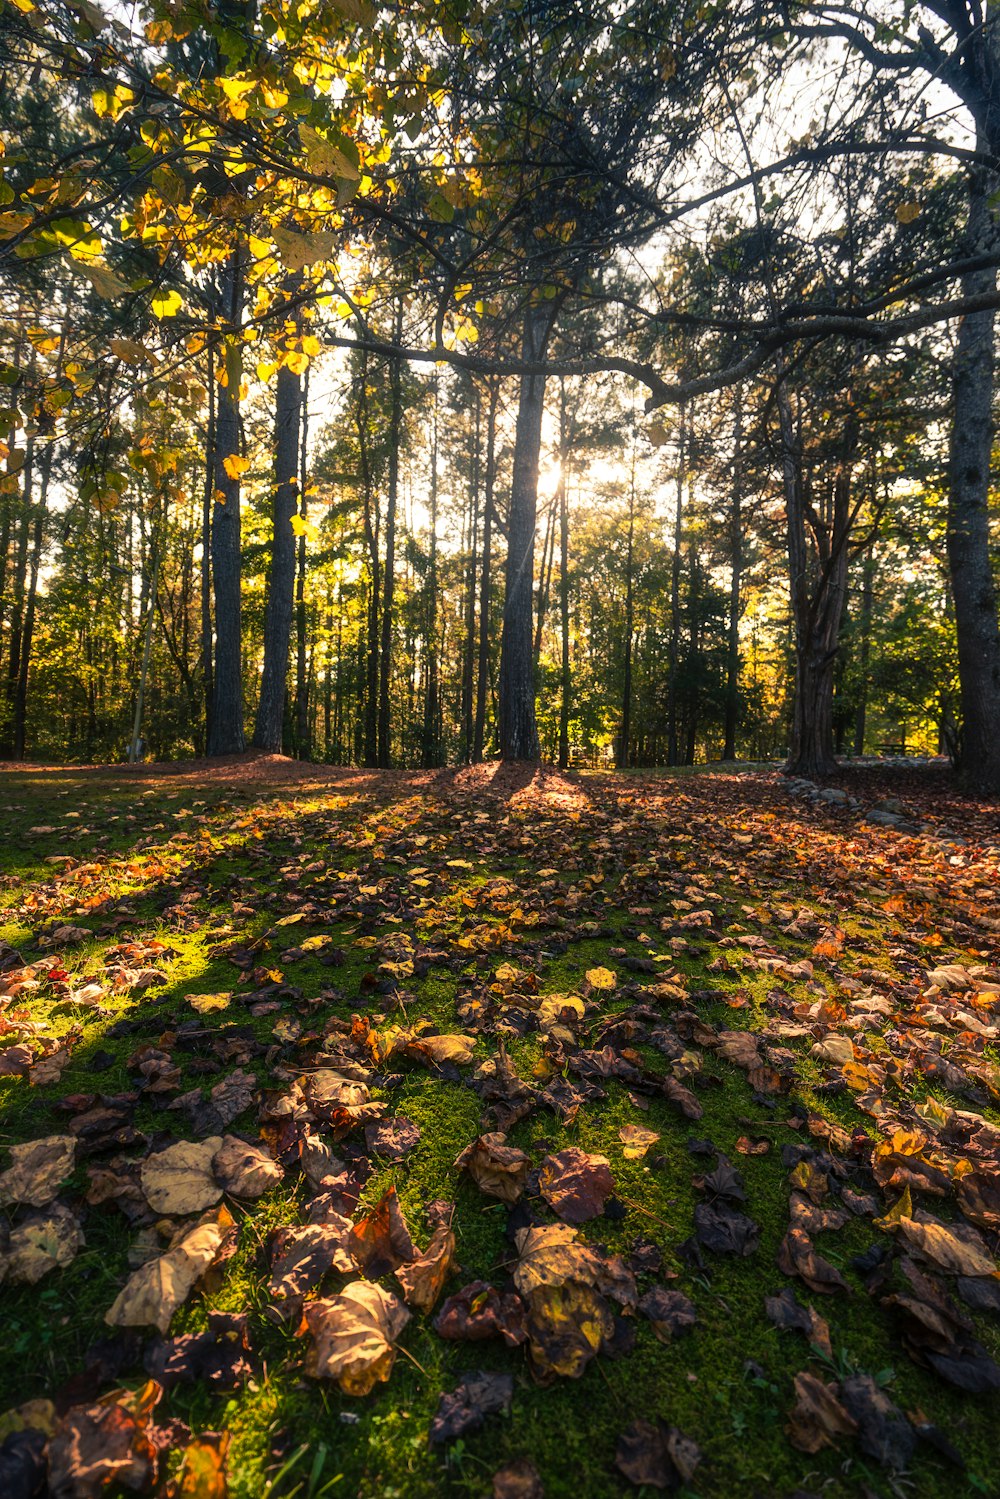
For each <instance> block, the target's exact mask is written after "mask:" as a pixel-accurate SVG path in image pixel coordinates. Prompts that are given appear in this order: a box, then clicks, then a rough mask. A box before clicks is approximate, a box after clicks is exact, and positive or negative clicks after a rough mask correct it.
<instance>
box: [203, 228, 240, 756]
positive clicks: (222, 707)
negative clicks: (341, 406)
mask: <svg viewBox="0 0 1000 1499" xmlns="http://www.w3.org/2000/svg"><path fill="white" fill-rule="evenodd" d="M222 304H223V314H224V316H225V318H226V320H227V322H228V323H229V325H230V326H231V327H232V328H233V329H235V330H238V329H239V325H240V320H241V315H242V308H243V257H242V252H241V250H240V249H238V248H237V249H236V250H234V251H233V252H232V254H231V255H230V257H229V260H228V262H227V263H226V268H225V271H224V272H223V277H222ZM223 347H224V350H225V367H226V384H225V385H224V386H220V387H219V388H218V390H217V392H216V397H217V400H216V417H215V497H214V503H213V508H212V574H213V582H214V585H215V682H214V692H213V696H212V732H211V737H210V739H209V741H208V753H209V754H210V755H237V754H241V753H242V752H243V750H244V749H245V748H246V741H245V739H244V737H243V646H242V615H241V608H242V605H241V598H240V573H241V564H240V481H239V478H238V477H236V478H233V477H232V475H231V474H229V473H227V471H226V460H227V459H229V460H230V461H231V460H233V459H238V458H239V456H240V380H241V378H242V344H241V343H240V341H239V333H238V331H237V332H235V333H234V335H233V336H231V337H229V338H227V339H226V341H225V343H224V346H223ZM236 466H237V467H238V465H236Z"/></svg>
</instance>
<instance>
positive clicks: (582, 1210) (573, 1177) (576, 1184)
mask: <svg viewBox="0 0 1000 1499" xmlns="http://www.w3.org/2000/svg"><path fill="white" fill-rule="evenodd" d="M538 1185H539V1189H540V1190H541V1194H542V1196H543V1197H544V1198H545V1201H546V1202H547V1203H548V1205H549V1207H550V1208H551V1209H552V1211H553V1212H554V1213H556V1214H557V1215H558V1216H559V1217H560V1218H562V1219H563V1220H564V1221H565V1222H567V1223H586V1222H588V1221H589V1220H590V1219H591V1218H596V1217H598V1215H599V1214H601V1213H603V1211H604V1204H605V1202H606V1201H607V1200H608V1198H609V1197H610V1196H611V1194H612V1192H613V1191H614V1189H615V1182H614V1177H613V1176H612V1175H611V1168H610V1162H609V1161H608V1158H607V1156H603V1155H589V1154H588V1153H587V1151H585V1150H580V1149H579V1148H578V1147H577V1146H575V1145H570V1146H568V1147H567V1149H566V1150H560V1151H557V1152H556V1154H555V1155H550V1156H546V1157H545V1160H544V1161H543V1163H542V1169H541V1171H540V1173H539V1177H538Z"/></svg>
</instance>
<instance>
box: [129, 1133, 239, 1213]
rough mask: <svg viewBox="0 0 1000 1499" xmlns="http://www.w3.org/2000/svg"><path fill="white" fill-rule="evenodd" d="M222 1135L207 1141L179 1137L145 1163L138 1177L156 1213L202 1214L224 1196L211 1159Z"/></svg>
mask: <svg viewBox="0 0 1000 1499" xmlns="http://www.w3.org/2000/svg"><path fill="white" fill-rule="evenodd" d="M221 1146H222V1136H221V1135H212V1136H210V1137H209V1139H207V1140H202V1141H200V1142H199V1143H195V1141H193V1140H179V1141H178V1142H177V1144H176V1145H168V1146H167V1148H166V1150H160V1151H158V1152H157V1153H156V1155H151V1156H147V1157H146V1159H145V1160H144V1161H143V1163H142V1168H141V1170H140V1173H139V1179H140V1181H141V1182H142V1190H143V1192H144V1193H145V1196H146V1201H147V1202H148V1203H149V1205H150V1207H151V1208H152V1209H153V1212H154V1213H200V1212H202V1211H203V1210H204V1209H205V1208H208V1207H211V1206H212V1205H213V1204H214V1203H216V1202H218V1200H219V1198H220V1197H221V1196H222V1188H221V1187H220V1186H219V1184H218V1182H217V1181H216V1179H215V1176H214V1175H213V1173H212V1160H213V1157H214V1156H215V1154H216V1152H217V1151H218V1150H219V1149H220V1148H221Z"/></svg>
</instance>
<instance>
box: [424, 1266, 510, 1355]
mask: <svg viewBox="0 0 1000 1499" xmlns="http://www.w3.org/2000/svg"><path fill="white" fill-rule="evenodd" d="M434 1331H435V1332H436V1333H437V1335H438V1337H440V1338H446V1339H447V1340H448V1341H449V1342H455V1343H463V1342H467V1343H478V1342H481V1341H482V1340H483V1339H484V1338H492V1337H502V1338H503V1340H504V1342H505V1343H506V1344H507V1346H508V1348H516V1347H517V1346H518V1344H519V1343H523V1342H525V1341H526V1340H527V1336H528V1334H527V1330H526V1328H525V1325H524V1302H523V1301H522V1300H521V1298H520V1296H517V1295H515V1294H514V1292H513V1291H503V1292H501V1291H498V1290H497V1289H496V1287H495V1286H491V1285H489V1284H488V1283H487V1282H486V1281H485V1280H474V1281H472V1282H471V1283H470V1284H469V1285H467V1286H463V1287H462V1289H461V1290H460V1291H456V1292H455V1294H454V1296H449V1297H448V1299H447V1301H445V1302H444V1303H443V1304H442V1306H441V1310H440V1311H439V1312H438V1314H437V1316H436V1317H435V1319H434Z"/></svg>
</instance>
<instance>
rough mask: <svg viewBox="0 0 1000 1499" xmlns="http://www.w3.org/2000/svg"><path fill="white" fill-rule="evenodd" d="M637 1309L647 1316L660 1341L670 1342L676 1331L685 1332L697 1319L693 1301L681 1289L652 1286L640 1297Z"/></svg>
mask: <svg viewBox="0 0 1000 1499" xmlns="http://www.w3.org/2000/svg"><path fill="white" fill-rule="evenodd" d="M639 1311H640V1312H641V1313H642V1315H643V1316H644V1317H648V1318H649V1321H650V1322H651V1324H652V1327H653V1332H654V1333H655V1335H656V1337H657V1338H658V1339H659V1341H660V1342H661V1343H670V1342H672V1340H673V1339H674V1338H675V1337H676V1336H677V1334H678V1333H682V1332H687V1330H688V1328H690V1327H693V1326H694V1325H695V1323H696V1322H697V1320H698V1313H697V1312H696V1310H695V1305H694V1302H693V1301H691V1300H690V1299H689V1297H687V1296H685V1295H684V1292H683V1291H671V1290H668V1289H667V1287H666V1286H653V1287H651V1289H650V1290H648V1291H647V1292H646V1294H645V1295H644V1296H643V1297H641V1298H640V1301H639Z"/></svg>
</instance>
